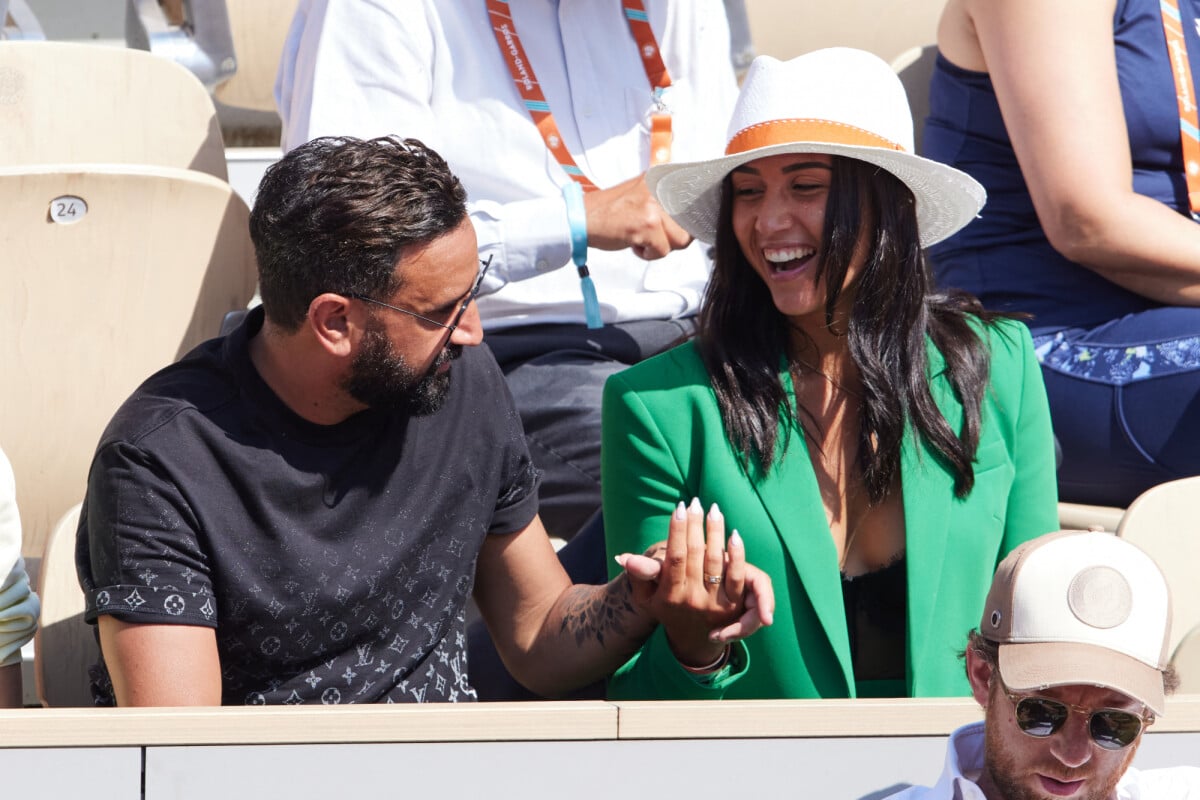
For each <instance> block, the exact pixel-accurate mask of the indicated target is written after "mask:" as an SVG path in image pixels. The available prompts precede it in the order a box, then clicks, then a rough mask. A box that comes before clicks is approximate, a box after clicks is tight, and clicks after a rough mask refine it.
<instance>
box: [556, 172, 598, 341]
mask: <svg viewBox="0 0 1200 800" xmlns="http://www.w3.org/2000/svg"><path fill="white" fill-rule="evenodd" d="M562 192H563V199H564V200H565V201H566V203H567V224H568V225H570V227H571V260H572V261H574V262H575V269H576V271H577V272H578V273H579V288H580V290H581V291H582V292H583V313H584V317H585V318H586V320H587V326H588V327H589V328H593V329H595V328H603V327H604V320H603V319H602V318H601V317H600V300H599V299H598V298H597V297H596V284H594V283H593V282H592V276H591V275H590V274H589V273H588V267H587V252H588V235H587V209H586V208H584V205H583V187H582V186H580V185H579V184H578V183H576V182H575V181H571V180H569V181H567V182H566V184H565V185H564V186H563V189H562Z"/></svg>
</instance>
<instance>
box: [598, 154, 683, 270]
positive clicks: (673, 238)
mask: <svg viewBox="0 0 1200 800" xmlns="http://www.w3.org/2000/svg"><path fill="white" fill-rule="evenodd" d="M583 204H584V208H585V209H586V210H587V228H588V230H587V234H588V244H589V245H590V246H591V247H596V248H599V249H601V250H624V249H625V248H626V247H628V248H630V249H631V250H633V252H634V254H635V255H636V256H637V257H638V258H644V259H646V260H653V259H655V258H662V257H663V256H665V255H666V254H667V253H669V252H671V251H672V250H679V249H680V248H683V247H687V246H688V245H689V244H691V242H692V237H691V235H689V234H688V232H687V231H685V230H684V229H683V228H681V227H679V226H678V225H677V224H675V220H673V219H671V218H670V217H669V216H668V215H667V212H665V211H663V210H662V206H660V205H659V204H658V201H657V200H655V199H654V197H653V196H652V195H651V194H650V189H649V187H647V186H646V179H645V175H644V174H643V175H638V176H636V177H633V178H630V179H629V180H627V181H623V182H621V183H618V184H617V185H616V186H612V187H609V188H608V189H600V190H598V191H595V192H587V193H585V194H584V197H583Z"/></svg>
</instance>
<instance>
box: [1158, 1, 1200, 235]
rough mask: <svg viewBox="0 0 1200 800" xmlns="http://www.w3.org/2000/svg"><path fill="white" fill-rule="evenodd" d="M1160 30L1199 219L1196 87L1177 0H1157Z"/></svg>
mask: <svg viewBox="0 0 1200 800" xmlns="http://www.w3.org/2000/svg"><path fill="white" fill-rule="evenodd" d="M1159 9H1160V10H1161V12H1162V22H1163V33H1165V34H1166V36H1167V54H1168V56H1169V57H1170V59H1171V74H1172V76H1173V77H1174V78H1175V99H1176V100H1177V101H1178V103H1179V138H1180V141H1181V142H1182V144H1183V174H1184V177H1185V178H1186V179H1187V189H1188V204H1189V205H1190V206H1191V209H1192V218H1193V219H1196V220H1197V221H1200V122H1197V118H1196V87H1195V83H1194V82H1193V80H1192V68H1191V65H1190V64H1189V62H1188V54H1187V43H1186V42H1185V41H1184V38H1183V19H1182V15H1181V14H1180V13H1179V3H1178V2H1177V0H1161V2H1160V3H1159Z"/></svg>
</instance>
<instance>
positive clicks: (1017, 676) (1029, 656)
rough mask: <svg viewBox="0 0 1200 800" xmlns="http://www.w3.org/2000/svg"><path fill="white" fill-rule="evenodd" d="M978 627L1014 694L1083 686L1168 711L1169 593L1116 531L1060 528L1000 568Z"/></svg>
mask: <svg viewBox="0 0 1200 800" xmlns="http://www.w3.org/2000/svg"><path fill="white" fill-rule="evenodd" d="M979 631H980V633H982V634H983V635H984V637H986V638H988V639H991V640H992V641H994V642H998V643H999V644H1000V656H999V669H1000V677H1001V678H1002V679H1003V680H1004V683H1005V685H1007V686H1008V687H1009V688H1010V689H1012V690H1014V691H1033V690H1037V689H1046V688H1049V687H1051V686H1065V685H1073V684H1085V685H1090V686H1103V687H1105V688H1108V689H1113V690H1114V691H1118V692H1121V693H1122V694H1125V695H1128V696H1129V697H1132V698H1134V699H1136V700H1139V701H1141V702H1142V703H1144V704H1145V705H1146V706H1148V707H1149V708H1150V709H1151V710H1152V711H1153V712H1154V713H1155V714H1160V715H1161V714H1162V713H1163V708H1164V706H1165V701H1164V695H1165V692H1164V690H1163V670H1164V669H1165V668H1166V666H1167V659H1168V658H1169V655H1170V653H1169V652H1168V646H1169V645H1168V642H1169V639H1170V634H1171V596H1170V591H1169V590H1168V588H1167V581H1166V578H1164V577H1163V574H1162V570H1160V569H1159V568H1158V565H1157V564H1155V563H1154V560H1153V559H1152V558H1150V556H1148V555H1146V553H1144V552H1143V551H1141V550H1140V549H1138V548H1137V547H1136V546H1135V545H1133V544H1131V543H1130V542H1128V541H1126V540H1124V539H1121V538H1118V537H1117V536H1115V535H1113V534H1111V533H1102V532H1095V531H1058V532H1057V533H1048V534H1046V535H1045V536H1039V537H1038V538H1036V539H1032V540H1030V541H1028V542H1025V543H1024V544H1022V545H1020V546H1019V547H1017V548H1016V549H1015V550H1013V551H1012V552H1011V553H1009V554H1008V556H1007V557H1006V558H1005V559H1004V560H1003V561H1002V562H1001V563H1000V566H999V567H998V568H997V569H996V575H995V578H993V580H992V588H991V591H989V592H988V597H987V602H986V604H985V605H984V608H983V619H982V620H981V621H980V624H979Z"/></svg>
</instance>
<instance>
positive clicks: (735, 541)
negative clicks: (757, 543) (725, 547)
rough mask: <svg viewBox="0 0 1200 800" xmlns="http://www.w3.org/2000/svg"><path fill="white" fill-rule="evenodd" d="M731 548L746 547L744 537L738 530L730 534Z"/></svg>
mask: <svg viewBox="0 0 1200 800" xmlns="http://www.w3.org/2000/svg"><path fill="white" fill-rule="evenodd" d="M729 545H730V547H745V542H743V541H742V535H741V534H740V533H738V532H737V528H734V529H733V533H731V534H729Z"/></svg>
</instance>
